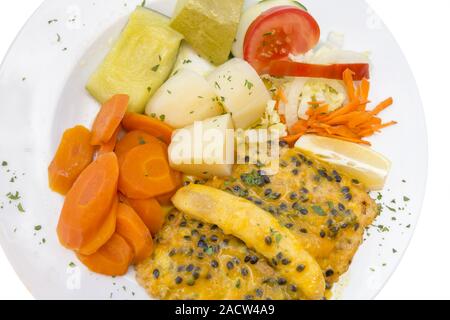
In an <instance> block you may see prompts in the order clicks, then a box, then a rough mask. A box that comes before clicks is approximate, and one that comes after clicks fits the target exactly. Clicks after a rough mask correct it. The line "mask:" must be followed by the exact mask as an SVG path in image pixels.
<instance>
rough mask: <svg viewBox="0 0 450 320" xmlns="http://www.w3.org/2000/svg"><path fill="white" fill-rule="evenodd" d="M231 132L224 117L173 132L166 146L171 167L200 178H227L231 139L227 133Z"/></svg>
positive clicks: (230, 161)
mask: <svg viewBox="0 0 450 320" xmlns="http://www.w3.org/2000/svg"><path fill="white" fill-rule="evenodd" d="M233 129H234V127H233V122H232V120H231V116H230V115H229V114H225V115H222V116H219V117H215V118H211V119H208V120H205V121H203V122H196V123H195V124H194V125H192V126H190V127H187V128H184V129H179V130H177V131H176V132H175V133H174V136H173V137H172V143H171V144H170V146H169V159H170V165H171V167H172V168H173V169H175V170H177V171H181V172H183V173H185V174H188V175H192V176H196V177H201V178H211V177H214V176H219V177H224V176H230V175H231V171H232V168H233V163H234V136H233V134H231V135H230V134H229V132H227V130H233ZM231 133H233V131H231Z"/></svg>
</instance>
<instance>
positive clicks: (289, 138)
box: [283, 133, 304, 147]
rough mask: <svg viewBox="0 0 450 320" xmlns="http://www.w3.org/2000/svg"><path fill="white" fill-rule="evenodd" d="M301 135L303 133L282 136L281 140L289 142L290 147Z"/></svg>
mask: <svg viewBox="0 0 450 320" xmlns="http://www.w3.org/2000/svg"><path fill="white" fill-rule="evenodd" d="M303 135H304V133H298V134H293V135H289V136H286V137H284V138H283V141H285V142H287V143H288V144H289V146H291V147H292V146H294V144H295V143H296V142H297V140H298V139H300V138H301V137H302V136H303Z"/></svg>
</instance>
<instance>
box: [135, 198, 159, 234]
mask: <svg viewBox="0 0 450 320" xmlns="http://www.w3.org/2000/svg"><path fill="white" fill-rule="evenodd" d="M127 202H128V204H129V205H130V206H131V207H132V208H133V209H134V211H136V213H137V214H138V215H139V217H140V218H141V219H142V221H143V222H144V223H145V225H146V226H147V228H148V229H149V230H150V232H151V233H152V235H153V236H155V235H156V234H157V233H158V232H159V231H160V230H161V228H162V226H163V224H164V219H165V218H166V215H165V213H164V210H163V209H162V208H161V205H160V204H159V202H158V201H157V200H156V199H154V198H151V199H145V200H133V199H128V200H127Z"/></svg>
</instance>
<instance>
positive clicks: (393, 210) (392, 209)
mask: <svg viewBox="0 0 450 320" xmlns="http://www.w3.org/2000/svg"><path fill="white" fill-rule="evenodd" d="M385 207H386V208H388V209H389V210H390V211H392V212H397V209H395V208H392V207H389V206H385Z"/></svg>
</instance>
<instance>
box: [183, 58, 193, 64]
mask: <svg viewBox="0 0 450 320" xmlns="http://www.w3.org/2000/svg"><path fill="white" fill-rule="evenodd" d="M189 63H192V60H190V59H184V60H183V64H189Z"/></svg>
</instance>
